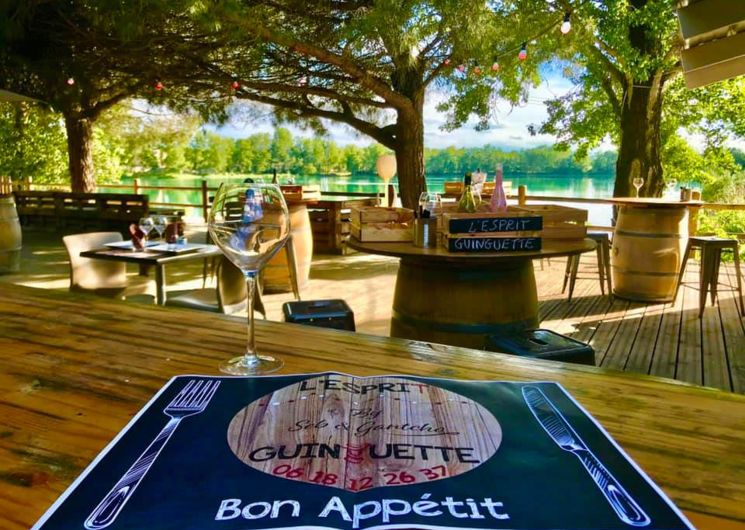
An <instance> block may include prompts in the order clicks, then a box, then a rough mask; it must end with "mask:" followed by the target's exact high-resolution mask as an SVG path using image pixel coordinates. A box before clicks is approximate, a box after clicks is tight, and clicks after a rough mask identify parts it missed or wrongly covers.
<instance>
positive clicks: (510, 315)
mask: <svg viewBox="0 0 745 530" xmlns="http://www.w3.org/2000/svg"><path fill="white" fill-rule="evenodd" d="M348 245H349V246H350V247H352V248H354V249H356V250H359V251H362V252H369V253H371V254H382V255H386V256H396V257H399V258H401V261H400V264H399V268H398V276H397V278H396V292H395V296H394V299H393V313H392V317H391V336H392V337H399V338H406V339H413V340H421V341H427V342H437V343H441V344H450V345H454V346H467V347H471V348H478V349H483V348H484V346H485V344H486V339H487V338H488V337H490V336H495V335H512V334H514V333H517V332H520V331H523V330H526V329H531V328H536V327H538V325H539V324H540V321H539V319H538V293H537V291H536V283H535V276H534V273H533V261H532V260H534V259H540V258H549V257H558V256H570V255H575V254H579V253H581V252H589V251H592V250H594V249H595V242H594V241H592V240H591V239H580V240H544V242H543V249H542V250H539V251H530V252H509V253H492V252H489V253H463V254H459V253H450V252H448V251H447V250H445V249H444V248H440V247H438V248H419V247H415V246H413V245H412V244H411V243H363V242H360V241H358V240H356V239H354V238H350V240H349V243H348Z"/></svg>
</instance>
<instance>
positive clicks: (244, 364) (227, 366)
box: [220, 355, 285, 375]
mask: <svg viewBox="0 0 745 530" xmlns="http://www.w3.org/2000/svg"><path fill="white" fill-rule="evenodd" d="M284 364H285V363H284V362H282V360H281V359H277V358H276V357H272V356H271V355H257V356H256V357H247V356H245V355H241V356H240V357H233V358H232V359H230V360H228V361H225V362H222V363H220V371H221V372H223V373H226V374H230V375H261V374H270V373H272V372H276V371H277V370H279V369H280V368H282V366H284Z"/></svg>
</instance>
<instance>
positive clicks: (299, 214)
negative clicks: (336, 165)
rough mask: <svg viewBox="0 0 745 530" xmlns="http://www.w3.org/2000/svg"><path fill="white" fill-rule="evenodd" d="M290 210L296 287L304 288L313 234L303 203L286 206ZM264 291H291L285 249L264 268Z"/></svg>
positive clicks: (311, 254) (311, 255) (306, 281)
mask: <svg viewBox="0 0 745 530" xmlns="http://www.w3.org/2000/svg"><path fill="white" fill-rule="evenodd" d="M287 206H288V208H289V210H290V232H291V234H292V242H293V246H294V248H295V263H296V265H297V271H298V275H297V276H298V278H297V279H298V287H299V288H300V289H303V288H305V287H306V286H307V285H308V279H309V277H310V263H311V260H312V258H313V232H312V231H311V226H310V216H309V215H308V208H306V206H305V204H304V203H291V204H288V205H287ZM262 277H263V281H264V290H265V291H267V292H287V291H292V284H291V282H290V268H289V266H288V263H287V247H285V248H283V249H282V250H280V251H279V252H278V253H277V255H276V256H274V257H273V258H272V259H271V260H270V261H269V263H267V264H266V266H265V267H264V272H263V276H262Z"/></svg>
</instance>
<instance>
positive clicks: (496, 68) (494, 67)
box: [491, 62, 499, 72]
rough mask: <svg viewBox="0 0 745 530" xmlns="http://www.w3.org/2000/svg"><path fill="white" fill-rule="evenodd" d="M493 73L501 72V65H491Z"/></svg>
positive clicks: (496, 63)
mask: <svg viewBox="0 0 745 530" xmlns="http://www.w3.org/2000/svg"><path fill="white" fill-rule="evenodd" d="M491 71H492V72H499V63H498V62H495V63H494V64H493V65H491Z"/></svg>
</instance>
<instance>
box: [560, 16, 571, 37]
mask: <svg viewBox="0 0 745 530" xmlns="http://www.w3.org/2000/svg"><path fill="white" fill-rule="evenodd" d="M571 18H572V15H571V14H570V13H569V11H567V12H566V13H565V14H564V22H562V23H561V28H559V29H560V30H561V32H562V33H563V34H564V35H566V34H567V33H569V31H570V30H571V29H572V23H571V21H570V19H571Z"/></svg>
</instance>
